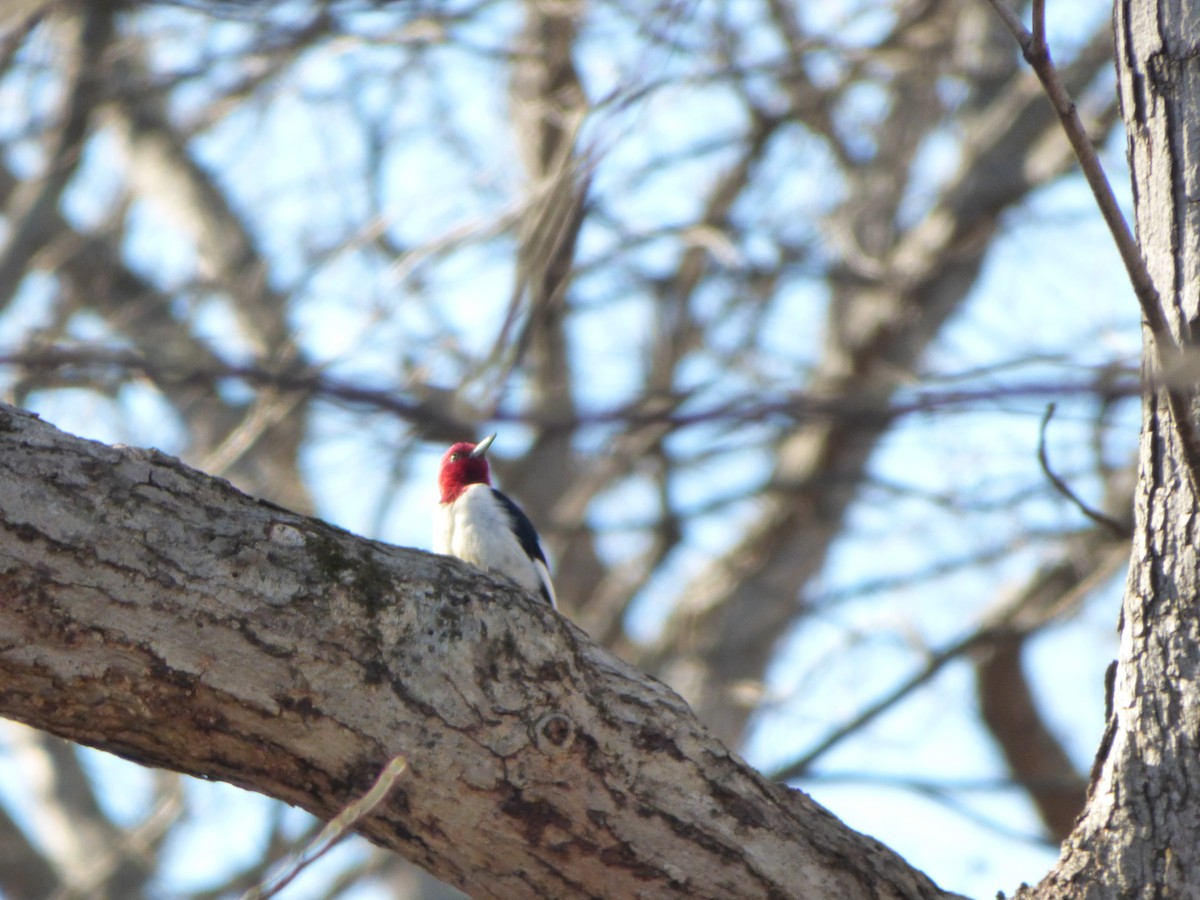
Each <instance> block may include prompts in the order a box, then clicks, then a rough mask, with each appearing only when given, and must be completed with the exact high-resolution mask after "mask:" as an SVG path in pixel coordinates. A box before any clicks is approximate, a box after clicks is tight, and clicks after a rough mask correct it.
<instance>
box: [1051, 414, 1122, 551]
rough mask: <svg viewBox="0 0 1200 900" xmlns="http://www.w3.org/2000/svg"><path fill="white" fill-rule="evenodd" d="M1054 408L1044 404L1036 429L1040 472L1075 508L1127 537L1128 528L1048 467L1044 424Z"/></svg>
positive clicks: (1117, 533) (1119, 534)
mask: <svg viewBox="0 0 1200 900" xmlns="http://www.w3.org/2000/svg"><path fill="white" fill-rule="evenodd" d="M1055 409H1056V407H1055V405H1054V404H1053V403H1051V404H1048V405H1047V406H1046V414H1045V415H1044V416H1042V425H1041V427H1040V428H1039V429H1038V449H1037V455H1038V464H1039V465H1040V466H1041V467H1042V472H1043V473H1044V474H1045V476H1046V478H1048V479H1049V480H1050V483H1051V484H1052V485H1054V489H1055V490H1056V491H1058V492H1059V493H1060V494H1062V495H1063V496H1064V497H1066V498H1067V499H1068V500H1070V501H1071V502H1072V503H1074V504H1075V506H1076V508H1077V509H1078V510H1079V511H1080V512H1081V513H1083V514H1084V515H1085V516H1087V517H1088V518H1089V519H1091V520H1092V521H1093V522H1095V523H1096V524H1097V525H1103V526H1104V527H1105V528H1107V529H1108V530H1109V531H1111V532H1112V533H1113V534H1114V535H1116V536H1117V537H1119V538H1129V537H1130V530H1129V529H1128V528H1126V527H1125V526H1124V525H1122V524H1121V523H1120V522H1118V521H1117V520H1116V519H1114V518H1112V517H1111V516H1106V515H1105V514H1104V513H1102V512H1100V511H1099V510H1098V509H1092V507H1090V506H1088V504H1087V503H1085V502H1084V501H1083V498H1081V497H1080V496H1079V495H1078V494H1076V493H1075V492H1074V491H1073V490H1071V486H1070V485H1069V484H1067V483H1066V482H1065V481H1063V480H1062V479H1061V478H1059V477H1058V475H1056V474H1055V472H1054V470H1053V469H1051V468H1050V459H1049V457H1047V455H1046V426H1047V425H1049V424H1050V420H1051V419H1052V418H1054V410H1055Z"/></svg>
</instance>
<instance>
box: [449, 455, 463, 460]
mask: <svg viewBox="0 0 1200 900" xmlns="http://www.w3.org/2000/svg"><path fill="white" fill-rule="evenodd" d="M460 459H462V454H461V453H451V454H450V462H458V461H459V460H460Z"/></svg>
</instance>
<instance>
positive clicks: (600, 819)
mask: <svg viewBox="0 0 1200 900" xmlns="http://www.w3.org/2000/svg"><path fill="white" fill-rule="evenodd" d="M587 817H588V821H589V822H591V823H592V824H593V825H595V826H596V827H597V828H607V827H608V813H606V812H605V811H604V810H602V809H589V810H588V811H587Z"/></svg>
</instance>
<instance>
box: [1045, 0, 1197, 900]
mask: <svg viewBox="0 0 1200 900" xmlns="http://www.w3.org/2000/svg"><path fill="white" fill-rule="evenodd" d="M1198 16H1200V7H1197V6H1196V4H1194V3H1191V2H1189V0H1184V2H1183V3H1181V4H1172V3H1166V2H1162V0H1117V2H1116V4H1115V16H1114V26H1115V31H1116V43H1117V69H1118V74H1119V79H1120V96H1121V104H1122V110H1123V113H1124V117H1125V124H1126V129H1127V134H1128V143H1129V157H1130V164H1131V169H1132V173H1133V192H1134V203H1135V213H1136V217H1137V229H1138V236H1139V241H1140V243H1141V246H1142V253H1143V254H1144V256H1145V257H1146V260H1147V263H1148V265H1149V270H1150V274H1151V276H1152V277H1153V279H1154V282H1155V284H1156V285H1157V288H1158V291H1159V294H1160V296H1161V297H1162V302H1163V308H1164V313H1165V315H1166V318H1167V320H1168V322H1169V323H1170V326H1171V330H1172V332H1173V333H1174V335H1175V337H1176V340H1177V341H1178V342H1179V344H1180V346H1181V347H1183V348H1184V351H1185V353H1188V354H1190V353H1191V352H1192V329H1193V324H1192V323H1193V322H1194V321H1195V317H1196V315H1197V308H1198V300H1200V297H1198V296H1197V289H1198V287H1200V278H1198V267H1197V263H1198V262H1200V247H1198V246H1197V243H1198V242H1197V237H1198V235H1200V230H1198V228H1197V225H1198V224H1200V210H1198V209H1197V205H1196V203H1195V202H1194V201H1195V198H1197V197H1200V184H1198V183H1197V182H1198V180H1200V172H1198V171H1197V165H1196V159H1195V158H1194V157H1195V154H1196V146H1197V137H1198V136H1200V105H1198V104H1197V103H1196V100H1195V98H1196V93H1197V91H1196V89H1197V87H1198V86H1200V56H1198V55H1197V52H1196V40H1197V28H1196V23H1197V17H1198ZM1144 334H1145V335H1146V342H1147V352H1146V353H1145V354H1144V356H1145V359H1147V360H1152V359H1154V358H1155V352H1154V351H1155V348H1154V347H1153V346H1152V345H1151V341H1152V340H1153V339H1152V338H1151V336H1150V334H1149V332H1148V331H1144ZM1146 365H1147V371H1146V376H1147V384H1148V388H1147V396H1146V401H1145V411H1144V415H1143V422H1142V439H1141V450H1140V473H1139V483H1138V489H1137V492H1136V494H1135V500H1134V502H1135V506H1136V509H1135V513H1136V522H1137V524H1136V528H1135V533H1134V539H1133V559H1132V563H1131V566H1130V571H1129V579H1128V582H1127V585H1126V590H1125V599H1124V604H1123V608H1122V611H1121V622H1120V632H1121V645H1120V648H1121V649H1120V659H1119V660H1118V666H1117V670H1116V678H1115V680H1114V683H1113V696H1112V705H1111V713H1110V718H1109V722H1108V730H1107V733H1106V737H1105V741H1104V744H1103V746H1102V747H1101V749H1100V753H1099V755H1098V757H1097V760H1096V765H1095V767H1094V769H1093V781H1092V785H1091V789H1090V797H1089V802H1088V805H1087V808H1086V809H1085V811H1084V813H1083V815H1082V816H1081V817H1080V819H1079V821H1078V822H1077V823H1076V827H1075V831H1074V833H1073V835H1072V836H1071V838H1070V839H1069V840H1068V841H1067V842H1066V844H1065V845H1064V850H1063V857H1062V859H1061V860H1060V862H1059V864H1058V865H1057V866H1056V867H1055V869H1054V871H1052V872H1051V873H1050V875H1048V876H1047V877H1046V879H1045V880H1044V881H1043V882H1042V884H1041V885H1039V887H1038V888H1037V889H1036V891H1032V892H1029V894H1028V895H1027V896H1039V897H1056V898H1060V897H1088V898H1108V897H1113V898H1117V897H1120V898H1130V897H1195V896H1197V894H1198V892H1200V840H1197V836H1198V835H1200V803H1197V802H1196V799H1195V798H1196V797H1200V606H1198V605H1197V595H1198V593H1200V591H1198V585H1200V572H1198V565H1200V559H1198V556H1197V534H1196V525H1197V519H1196V496H1195V494H1194V492H1193V488H1192V481H1191V479H1190V478H1189V474H1188V472H1187V470H1186V468H1185V467H1184V466H1185V464H1184V462H1183V460H1184V456H1183V453H1182V452H1181V447H1180V442H1179V440H1178V436H1177V433H1176V429H1175V427H1174V424H1173V423H1172V421H1171V418H1170V415H1171V414H1170V411H1169V410H1168V408H1167V404H1166V401H1165V399H1164V398H1163V396H1162V393H1161V391H1158V390H1156V383H1157V384H1161V383H1162V373H1160V372H1157V371H1153V370H1151V369H1150V368H1149V366H1150V364H1149V363H1147V364H1146ZM1178 387H1180V388H1181V389H1183V390H1184V391H1185V392H1186V393H1187V394H1188V396H1189V397H1190V398H1191V400H1192V408H1193V409H1195V402H1196V397H1197V395H1198V394H1200V391H1198V390H1197V385H1196V384H1194V383H1189V384H1180V385H1178Z"/></svg>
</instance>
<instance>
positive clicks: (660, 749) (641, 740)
mask: <svg viewBox="0 0 1200 900" xmlns="http://www.w3.org/2000/svg"><path fill="white" fill-rule="evenodd" d="M634 746H636V747H637V748H638V749H639V750H646V751H649V752H651V753H666V754H667V755H668V756H670V757H671V758H672V759H683V758H684V757H683V752H682V751H681V750H680V749H679V746H678V745H677V744H676V743H675V741H673V740H672V739H671V737H670V736H669V735H667V734H664V733H663V732H661V731H659V730H658V729H657V728H654V727H653V726H650V725H643V726H642V727H641V728H640V729H639V730H638V733H637V737H636V738H634Z"/></svg>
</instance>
